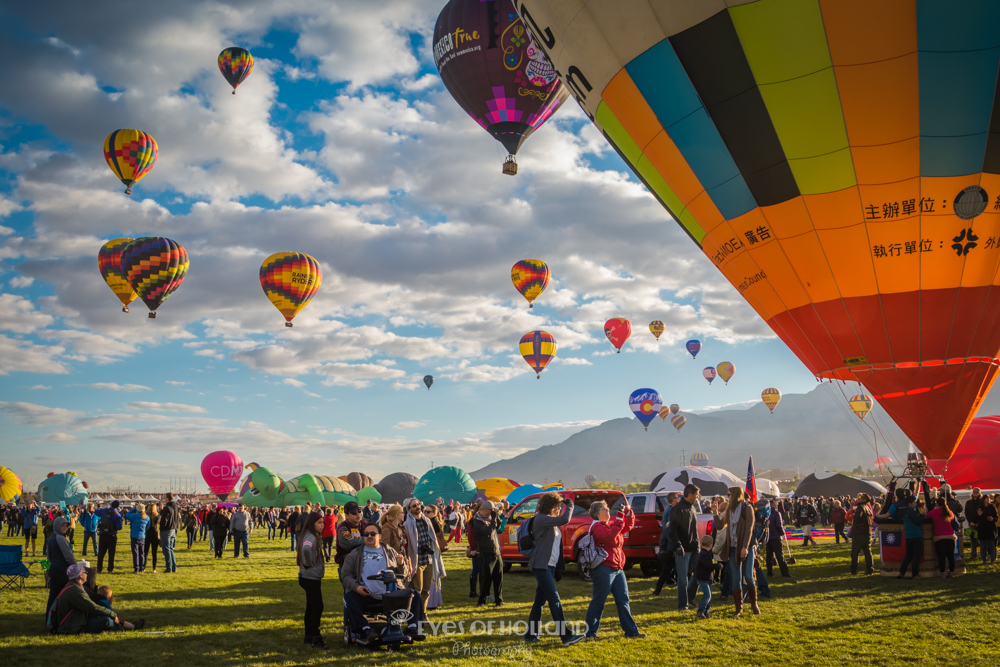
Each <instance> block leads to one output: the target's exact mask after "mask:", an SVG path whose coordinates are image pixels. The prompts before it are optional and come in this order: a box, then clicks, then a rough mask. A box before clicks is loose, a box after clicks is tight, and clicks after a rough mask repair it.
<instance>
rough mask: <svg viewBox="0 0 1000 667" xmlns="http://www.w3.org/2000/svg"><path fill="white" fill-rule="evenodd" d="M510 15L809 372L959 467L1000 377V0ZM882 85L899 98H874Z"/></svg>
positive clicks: (541, 6)
mask: <svg viewBox="0 0 1000 667" xmlns="http://www.w3.org/2000/svg"><path fill="white" fill-rule="evenodd" d="M517 7H518V12H519V14H520V16H522V18H523V19H524V21H525V24H526V25H527V26H528V28H529V30H530V31H531V32H532V34H533V35H534V36H535V37H536V42H535V43H536V44H538V45H539V46H540V47H541V48H543V49H544V50H545V52H546V53H547V54H548V55H549V56H550V59H552V64H553V65H554V66H555V68H556V70H557V71H558V72H560V75H561V76H562V77H563V82H564V84H566V85H567V86H569V87H570V88H571V90H572V92H573V94H574V96H575V97H576V98H577V100H578V101H579V102H580V104H581V105H582V106H583V108H584V110H585V112H586V113H587V114H588V115H589V116H590V117H591V118H592V119H593V120H594V122H595V124H596V125H597V126H598V128H599V129H600V130H601V131H603V133H604V136H605V138H606V139H607V140H608V141H609V142H610V143H611V144H612V145H613V146H614V147H615V148H616V149H617V151H618V153H619V154H620V155H622V156H623V158H624V159H625V160H626V161H627V162H628V163H629V164H630V165H631V167H632V169H633V170H634V171H635V172H636V174H637V175H638V176H639V178H640V179H641V180H642V181H643V183H645V184H646V185H647V187H648V188H649V189H650V191H651V192H652V193H653V194H654V195H655V196H656V197H657V199H658V200H659V201H660V202H661V204H662V205H663V206H664V207H665V208H666V209H667V210H668V211H670V212H671V214H672V215H673V217H674V218H675V219H676V220H677V221H678V223H679V224H680V225H681V227H682V228H683V229H684V230H685V231H686V232H687V233H688V234H689V235H690V237H691V239H692V240H693V241H694V242H695V243H696V244H697V245H698V247H699V248H700V249H701V250H702V251H703V252H704V253H705V255H706V256H707V257H708V258H709V259H710V260H711V261H712V262H713V264H715V265H716V267H717V268H718V269H719V270H720V271H721V272H722V273H723V275H725V277H726V278H727V279H728V280H729V281H730V282H731V283H732V285H733V286H734V287H735V288H736V289H737V291H739V293H740V294H741V295H742V296H743V298H744V299H746V300H747V302H748V303H749V304H750V306H751V307H753V308H754V310H756V312H757V313H758V314H759V315H760V316H761V317H762V318H763V319H764V320H765V321H766V322H767V324H768V325H769V326H770V327H771V328H772V330H773V331H774V332H775V334H777V335H778V337H780V338H781V339H782V340H783V341H784V342H785V343H786V344H787V345H788V346H789V348H790V349H791V350H792V351H793V352H794V353H795V354H796V356H798V357H799V359H800V360H801V361H802V362H803V363H804V364H805V365H806V366H807V367H808V368H809V370H810V371H811V372H812V373H813V374H814V375H815V376H816V377H818V378H826V379H838V380H843V381H857V382H860V383H861V384H863V385H864V387H865V389H866V390H868V392H869V393H870V394H871V395H872V396H873V397H874V398H875V399H876V400H878V401H879V404H880V405H881V406H882V407H883V408H884V409H885V411H886V412H887V413H888V414H889V415H890V416H891V417H892V418H893V420H894V421H895V422H896V423H897V424H898V425H899V426H900V428H902V430H903V432H904V433H905V434H906V435H907V436H908V437H909V439H910V440H911V441H912V442H913V443H914V444H915V445H916V446H917V447H918V448H919V449H920V450H921V451H922V452H923V453H924V454H926V455H927V457H928V458H929V459H939V460H940V459H946V458H948V457H949V456H950V455H951V453H952V452H953V451H954V450H955V447H956V445H957V443H958V442H959V440H960V439H961V436H962V433H963V432H964V431H965V429H966V427H967V426H968V424H969V420H970V419H971V417H972V415H974V414H975V413H976V411H977V409H978V408H979V406H980V404H981V402H982V400H983V398H984V397H985V396H986V394H987V393H988V391H989V389H990V387H991V386H992V384H993V382H994V380H995V379H996V377H997V372H998V365H1000V362H998V357H1000V327H995V326H993V323H995V322H997V321H998V320H1000V295H998V293H997V290H996V289H994V286H995V285H998V284H1000V271H998V269H1000V254H998V253H997V252H995V250H994V249H992V246H989V247H988V245H989V239H990V238H994V237H996V235H997V231H998V225H1000V211H997V210H994V207H993V206H992V205H991V204H992V202H993V201H994V200H995V199H996V197H997V196H998V195H1000V133H998V132H996V130H995V128H996V126H995V121H994V119H995V118H997V117H1000V95H997V94H995V86H994V82H995V81H996V80H997V71H998V57H1000V52H998V51H997V50H996V35H997V34H998V33H1000V4H997V3H971V2H961V3H959V4H957V5H956V4H955V3H935V2H924V1H920V2H865V1H863V0H843V1H841V2H827V1H824V2H815V1H803V2H795V1H794V0H774V1H770V2H728V3H715V2H700V3H674V2H642V1H638V2H632V3H628V4H627V6H625V5H620V4H619V3H599V2H588V3H586V4H583V3H573V9H572V11H564V10H563V3H556V2H547V1H545V0H519V1H518V3H517ZM973 17H974V18H973ZM874 35H877V38H873V36H874ZM543 38H544V39H543ZM880 86H891V88H892V90H893V94H892V95H891V96H888V97H889V99H886V100H885V101H884V103H882V102H880V103H879V104H877V105H873V104H872V98H871V95H872V92H873V90H876V89H878V88H879V87H880ZM945 90H947V91H949V92H948V94H947V95H944V94H943V93H942V91H945Z"/></svg>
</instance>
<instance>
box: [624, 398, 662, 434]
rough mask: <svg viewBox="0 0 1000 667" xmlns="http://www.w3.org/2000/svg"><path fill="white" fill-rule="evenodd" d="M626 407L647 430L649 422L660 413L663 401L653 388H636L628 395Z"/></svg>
mask: <svg viewBox="0 0 1000 667" xmlns="http://www.w3.org/2000/svg"><path fill="white" fill-rule="evenodd" d="M628 407H629V409H631V410H632V413H633V414H634V415H635V418H636V419H638V420H639V421H640V422H642V425H643V426H644V427H645V430H647V431H648V430H649V422H651V421H653V418H654V417H656V415H658V414H659V413H660V408H662V407H663V401H662V400H661V399H660V394H659V392H657V391H656V390H655V389H636V390H635V391H633V392H632V393H631V394H630V395H629V397H628Z"/></svg>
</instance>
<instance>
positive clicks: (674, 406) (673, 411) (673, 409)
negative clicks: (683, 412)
mask: <svg viewBox="0 0 1000 667" xmlns="http://www.w3.org/2000/svg"><path fill="white" fill-rule="evenodd" d="M680 409H681V406H679V405H677V404H676V403H671V404H670V414H672V415H676V414H677V413H678V412H679V411H680Z"/></svg>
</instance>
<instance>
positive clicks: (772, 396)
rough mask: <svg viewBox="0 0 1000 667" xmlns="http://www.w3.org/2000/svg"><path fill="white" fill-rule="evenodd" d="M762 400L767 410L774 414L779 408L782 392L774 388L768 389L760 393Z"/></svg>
mask: <svg viewBox="0 0 1000 667" xmlns="http://www.w3.org/2000/svg"><path fill="white" fill-rule="evenodd" d="M760 400H762V401H764V405H766V406H767V409H768V410H770V411H771V414H772V415H773V414H774V408H775V407H777V405H778V403H779V402H780V401H781V392H780V391H778V390H777V389H775V388H774V387H768V388H767V389H765V390H764V391H762V392H760Z"/></svg>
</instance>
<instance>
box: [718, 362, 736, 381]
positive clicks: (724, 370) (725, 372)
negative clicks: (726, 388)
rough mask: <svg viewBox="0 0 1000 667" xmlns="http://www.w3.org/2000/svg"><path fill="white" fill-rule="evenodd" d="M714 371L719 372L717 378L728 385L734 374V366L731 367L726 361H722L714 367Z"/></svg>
mask: <svg viewBox="0 0 1000 667" xmlns="http://www.w3.org/2000/svg"><path fill="white" fill-rule="evenodd" d="M715 370H717V371H719V377H720V378H722V381H723V382H725V383H726V384H729V381H730V380H731V379H732V377H733V373H735V372H736V366H734V365H732V364H731V363H729V362H728V361H723V362H722V363H721V364H719V365H718V366H716V367H715Z"/></svg>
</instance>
